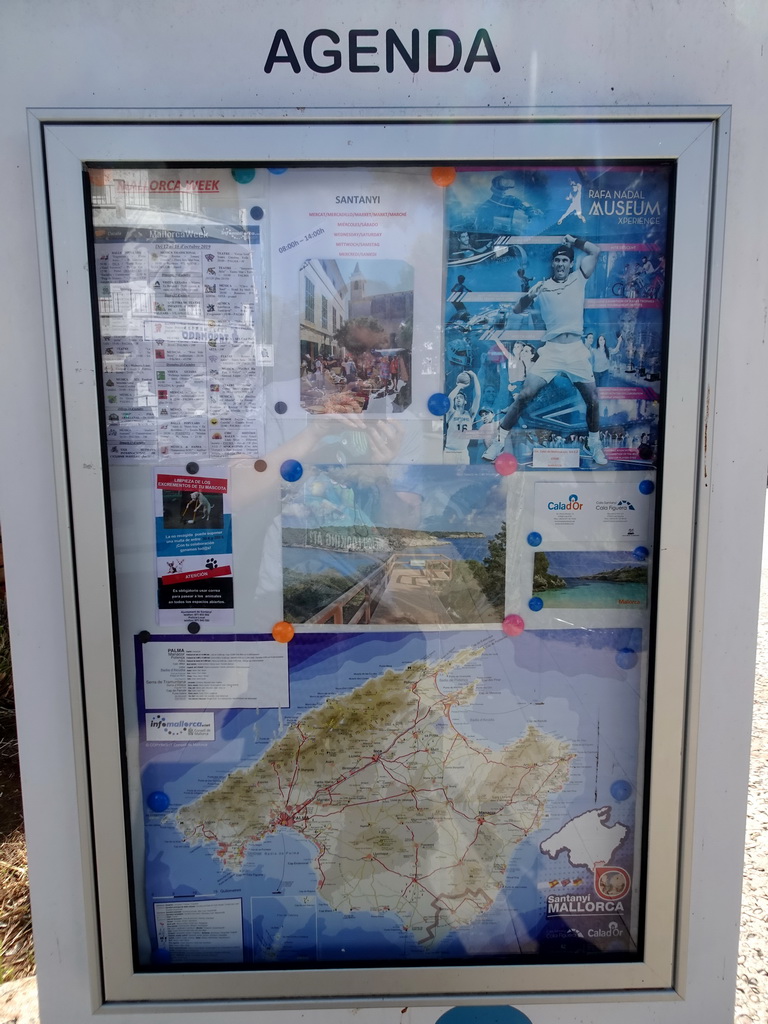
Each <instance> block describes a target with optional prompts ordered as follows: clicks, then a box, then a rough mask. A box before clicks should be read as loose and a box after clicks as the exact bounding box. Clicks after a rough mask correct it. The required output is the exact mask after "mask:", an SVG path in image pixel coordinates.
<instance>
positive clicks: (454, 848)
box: [174, 648, 574, 949]
mask: <svg viewBox="0 0 768 1024" xmlns="http://www.w3.org/2000/svg"><path fill="white" fill-rule="evenodd" d="M483 653H484V652H483V649H482V648H466V649H464V650H461V651H459V652H457V653H455V654H453V655H452V656H450V657H447V658H443V659H440V660H435V661H433V662H432V663H429V662H428V661H414V662H412V663H411V664H409V665H408V666H406V667H405V668H404V669H402V670H400V671H394V670H392V669H387V670H386V671H385V672H383V673H382V674H381V675H379V676H376V677H374V678H370V679H368V680H367V682H365V683H363V684H362V685H360V686H358V687H356V688H354V689H352V690H351V691H350V692H348V693H343V694H339V695H336V696H332V697H328V698H327V699H326V700H325V701H324V703H323V704H322V705H320V706H319V707H316V708H312V709H310V710H308V711H306V712H305V713H304V714H303V715H302V716H301V717H300V718H299V719H298V720H297V721H296V722H295V723H293V724H292V725H291V726H290V727H289V728H288V729H287V731H286V732H285V734H284V735H283V736H281V737H280V738H279V739H277V740H274V741H273V742H272V743H271V745H270V746H269V747H268V749H267V750H266V751H265V752H264V754H263V755H262V756H261V757H260V758H259V759H258V760H257V761H256V762H255V763H254V764H253V765H252V766H250V767H248V768H241V769H238V770H236V771H234V772H231V773H230V774H229V775H228V776H227V777H226V778H225V779H224V781H223V782H221V784H220V785H218V786H217V787H216V788H214V789H212V790H210V791H209V792H207V793H205V794H204V795H202V796H201V797H200V798H199V799H197V800H195V801H194V802H193V803H190V804H187V805H186V806H183V807H181V808H180V809H179V811H178V812H177V813H176V815H175V819H174V821H175V825H176V827H177V828H178V830H179V831H180V832H181V834H182V835H183V837H184V839H185V840H186V841H187V842H188V843H189V844H191V845H193V846H195V845H198V844H209V845H210V847H211V852H212V854H213V856H214V857H215V858H216V859H217V860H218V862H219V863H220V864H221V866H222V867H223V868H227V869H229V870H230V871H233V872H235V873H238V872H241V871H242V870H243V866H244V861H245V859H246V856H247V854H248V851H249V849H250V848H251V846H252V844H255V843H259V842H260V841H261V840H263V839H264V838H265V837H267V836H268V835H270V834H272V833H276V832H278V831H279V830H280V829H291V830H294V831H295V832H296V833H298V835H300V836H301V837H303V838H304V839H306V840H309V841H310V842H311V843H312V844H313V846H314V848H315V850H316V854H315V859H314V869H315V872H316V875H317V879H318V882H317V889H318V894H319V895H320V896H321V897H322V898H323V899H324V900H325V901H326V902H327V903H328V904H329V905H330V906H331V907H332V908H333V909H334V910H337V911H339V912H341V913H344V914H349V915H353V914H355V913H356V912H368V913H374V914H376V913H387V912H389V913H393V914H395V915H397V917H398V919H399V920H400V921H401V922H402V927H403V930H404V931H406V932H410V933H411V935H412V936H413V938H414V939H415V940H416V941H417V942H418V943H419V944H420V945H421V947H422V948H423V949H429V948H431V947H433V946H435V945H437V944H438V943H439V942H440V941H442V940H443V939H444V938H445V937H446V936H447V935H449V934H450V933H452V932H453V931H454V930H455V929H456V928H459V927H463V926H465V925H468V924H471V923H472V922H473V921H474V920H475V919H476V918H478V917H479V916H480V915H482V914H483V913H484V912H486V911H487V910H489V909H490V908H491V906H492V905H493V903H494V900H495V899H496V896H497V895H498V893H499V890H501V889H502V888H503V886H504V879H505V875H506V872H507V868H508V865H509V862H510V860H511V858H512V855H513V853H514V850H515V847H516V846H517V844H519V843H521V842H522V841H523V840H524V839H525V838H526V837H527V836H528V835H530V834H531V833H533V832H535V831H536V830H537V829H538V828H540V827H541V824H542V821H543V819H544V816H545V810H546V807H547V802H548V800H549V798H550V797H551V796H552V794H554V793H556V792H560V791H561V790H562V789H563V787H564V785H565V784H566V782H567V781H568V778H569V774H570V766H571V761H572V759H573V757H574V755H573V754H572V753H571V744H570V743H568V742H566V741H564V740H561V739H558V738H556V737H555V736H552V735H549V734H547V733H545V732H543V731H541V730H540V729H539V728H537V727H536V726H535V725H533V724H528V725H527V727H526V729H525V732H524V733H523V734H522V735H521V736H519V737H518V738H517V739H515V740H514V741H512V742H510V743H508V744H506V745H503V746H502V745H500V746H496V747H491V746H488V745H486V744H484V743H481V742H478V741H477V740H473V739H471V738H470V737H468V736H466V735H464V734H463V733H462V731H461V729H460V727H459V726H458V725H457V724H456V722H455V718H456V709H458V708H461V707H466V706H467V705H471V704H472V703H474V701H475V700H476V696H477V686H478V681H477V680H475V681H473V682H470V683H468V684H466V685H462V686H460V687H459V688H453V689H449V688H447V687H446V685H445V680H444V679H443V677H444V676H445V675H446V674H447V673H449V672H451V671H453V670H455V669H456V668H459V667H461V666H463V665H466V664H468V663H470V662H471V661H472V660H473V659H475V658H478V657H480V656H481V655H482V654H483Z"/></svg>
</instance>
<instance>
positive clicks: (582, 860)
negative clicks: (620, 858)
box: [539, 807, 629, 871]
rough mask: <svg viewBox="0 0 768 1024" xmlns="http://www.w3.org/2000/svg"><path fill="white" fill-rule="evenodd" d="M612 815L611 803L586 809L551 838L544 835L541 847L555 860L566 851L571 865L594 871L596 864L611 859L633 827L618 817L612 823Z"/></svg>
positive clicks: (542, 850) (605, 862)
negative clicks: (610, 823) (624, 823)
mask: <svg viewBox="0 0 768 1024" xmlns="http://www.w3.org/2000/svg"><path fill="white" fill-rule="evenodd" d="M610 817H611V808H610V807H598V808H596V809H594V810H591V811H585V812H584V814H580V815H578V817H576V818H572V819H571V820H570V821H568V822H566V823H565V825H563V827H562V828H561V829H558V831H557V832H555V833H554V834H553V835H551V836H549V838H548V839H544V840H543V841H542V842H541V843H540V844H539V849H540V850H541V852H542V853H545V854H547V856H549V857H551V858H552V860H555V859H556V858H557V857H559V856H560V854H561V853H565V854H567V855H568V862H569V863H570V865H571V867H574V868H589V869H590V871H594V870H595V865H596V864H609V863H610V861H611V857H612V856H613V854H614V853H615V852H616V850H617V849H618V848H619V847H620V846H621V844H622V843H623V842H624V839H625V837H626V835H627V832H628V831H629V829H628V828H627V826H626V825H622V824H621V822H618V821H617V822H616V823H615V824H614V825H608V824H607V822H608V820H609V819H610Z"/></svg>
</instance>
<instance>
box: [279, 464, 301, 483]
mask: <svg viewBox="0 0 768 1024" xmlns="http://www.w3.org/2000/svg"><path fill="white" fill-rule="evenodd" d="M303 472H304V467H303V466H302V464H301V463H300V462H297V461H296V459H286V460H285V462H284V463H283V464H282V466H281V467H280V476H281V477H282V478H283V480H287V481H288V483H289V484H292V483H295V482H296V481H297V480H301V477H302V474H303Z"/></svg>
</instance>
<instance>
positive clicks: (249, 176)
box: [232, 167, 256, 185]
mask: <svg viewBox="0 0 768 1024" xmlns="http://www.w3.org/2000/svg"><path fill="white" fill-rule="evenodd" d="M232 177H233V178H234V179H235V181H236V182H237V183H238V185H247V184H248V182H249V181H253V179H254V178H255V177H256V170H255V168H253V167H233V168H232Z"/></svg>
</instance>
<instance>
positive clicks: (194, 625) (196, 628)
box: [187, 622, 200, 634]
mask: <svg viewBox="0 0 768 1024" xmlns="http://www.w3.org/2000/svg"><path fill="white" fill-rule="evenodd" d="M187 632H188V633H192V634H194V633H199V632H200V623H199V622H190V624H189V625H188V626H187Z"/></svg>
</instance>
